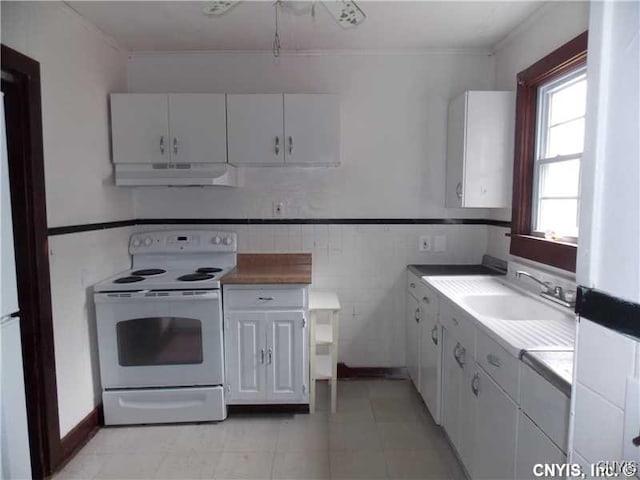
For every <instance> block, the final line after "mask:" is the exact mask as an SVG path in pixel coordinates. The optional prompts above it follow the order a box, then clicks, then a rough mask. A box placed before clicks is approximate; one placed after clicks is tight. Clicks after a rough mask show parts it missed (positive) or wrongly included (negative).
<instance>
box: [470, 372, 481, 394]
mask: <svg viewBox="0 0 640 480" xmlns="http://www.w3.org/2000/svg"><path fill="white" fill-rule="evenodd" d="M471 391H472V392H473V394H474V395H475V396H476V397H477V396H478V393H480V375H479V374H477V373H476V374H475V375H473V378H472V379H471Z"/></svg>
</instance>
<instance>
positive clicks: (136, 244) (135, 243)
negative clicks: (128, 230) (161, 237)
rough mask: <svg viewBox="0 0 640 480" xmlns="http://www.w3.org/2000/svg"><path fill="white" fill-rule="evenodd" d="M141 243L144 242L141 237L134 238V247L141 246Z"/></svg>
mask: <svg viewBox="0 0 640 480" xmlns="http://www.w3.org/2000/svg"><path fill="white" fill-rule="evenodd" d="M141 243H142V242H141V241H140V239H139V238H134V239H133V246H134V247H139V246H140V244H141Z"/></svg>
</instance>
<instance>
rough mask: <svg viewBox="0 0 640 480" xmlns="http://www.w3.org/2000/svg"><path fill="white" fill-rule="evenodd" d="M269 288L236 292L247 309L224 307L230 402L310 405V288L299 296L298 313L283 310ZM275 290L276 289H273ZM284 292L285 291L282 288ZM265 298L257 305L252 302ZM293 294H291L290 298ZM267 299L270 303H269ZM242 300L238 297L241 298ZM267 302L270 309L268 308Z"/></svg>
mask: <svg viewBox="0 0 640 480" xmlns="http://www.w3.org/2000/svg"><path fill="white" fill-rule="evenodd" d="M265 291H266V290H264V289H256V290H249V289H239V290H232V291H231V292H230V293H227V291H226V290H225V295H226V296H227V297H228V298H229V299H232V298H233V297H235V296H238V297H245V296H246V297H247V299H248V300H247V305H246V306H244V307H243V305H242V303H241V302H240V301H231V302H229V303H230V304H232V305H233V309H229V308H227V307H226V306H225V312H224V316H225V332H224V338H225V373H226V375H225V377H226V378H225V384H226V402H227V404H230V405H233V404H269V403H280V404H287V403H291V404H295V403H308V402H309V394H308V383H309V359H308V353H307V352H308V329H307V309H306V297H307V295H306V290H304V291H298V292H289V293H291V295H293V294H294V293H295V294H297V296H298V297H299V298H300V299H301V300H300V305H299V309H295V310H293V309H280V308H281V306H279V304H278V303H275V304H273V306H271V304H270V303H269V302H274V301H275V302H277V301H278V297H277V296H267V295H265V294H263V293H264V292H265ZM273 291H276V290H273ZM281 291H282V292H283V293H284V294H286V293H288V292H286V289H282V290H281ZM254 294H255V295H257V296H259V297H260V298H263V299H265V300H263V302H262V303H263V304H262V305H261V306H258V307H256V306H255V304H254V303H252V301H251V298H253V296H254ZM291 295H289V296H287V295H285V297H286V298H289V297H290V296H291ZM266 299H268V300H266ZM236 300H237V299H236ZM265 303H267V304H268V306H265Z"/></svg>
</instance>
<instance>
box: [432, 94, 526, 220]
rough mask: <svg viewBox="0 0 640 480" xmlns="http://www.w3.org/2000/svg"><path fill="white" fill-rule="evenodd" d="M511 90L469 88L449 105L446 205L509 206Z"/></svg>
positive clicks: (512, 123) (512, 125) (511, 157)
mask: <svg viewBox="0 0 640 480" xmlns="http://www.w3.org/2000/svg"><path fill="white" fill-rule="evenodd" d="M514 116H515V95H514V93H513V92H492V91H468V92H465V93H463V94H462V95H460V96H459V97H457V98H455V99H454V100H452V101H451V103H450V104H449V116H448V122H447V169H446V170H447V174H446V175H447V178H446V200H445V205H446V206H447V207H450V208H460V207H477V208H508V207H510V206H511V176H512V172H513V140H514V138H513V136H514Z"/></svg>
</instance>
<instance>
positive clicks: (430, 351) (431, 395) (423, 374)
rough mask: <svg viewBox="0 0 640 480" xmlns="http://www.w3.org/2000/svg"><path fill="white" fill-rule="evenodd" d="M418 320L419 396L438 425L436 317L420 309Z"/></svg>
mask: <svg viewBox="0 0 640 480" xmlns="http://www.w3.org/2000/svg"><path fill="white" fill-rule="evenodd" d="M421 313H422V317H421V318H420V354H419V357H420V394H421V395H422V399H423V400H424V403H425V404H426V405H427V408H428V409H429V412H430V413H431V416H432V417H433V420H434V421H435V422H436V423H437V424H440V373H441V370H440V369H441V361H440V358H441V355H440V351H441V350H440V337H441V336H442V335H441V333H440V330H441V328H440V327H439V325H438V324H437V322H436V317H435V316H434V315H433V313H432V312H431V311H430V310H429V309H427V308H421Z"/></svg>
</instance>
